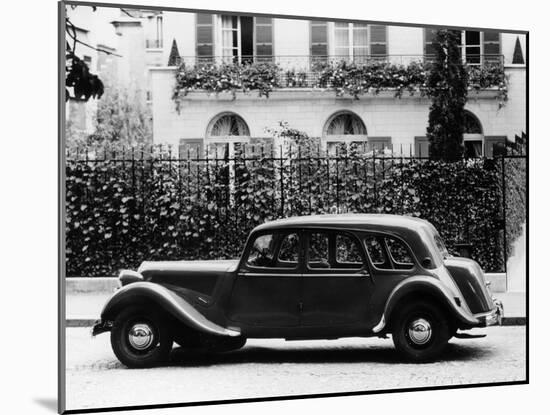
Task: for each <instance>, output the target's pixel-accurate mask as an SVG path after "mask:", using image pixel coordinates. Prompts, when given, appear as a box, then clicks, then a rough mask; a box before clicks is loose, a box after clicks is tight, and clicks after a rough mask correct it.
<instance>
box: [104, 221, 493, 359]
mask: <svg viewBox="0 0 550 415" xmlns="http://www.w3.org/2000/svg"><path fill="white" fill-rule="evenodd" d="M119 278H120V282H121V285H122V287H121V288H119V289H118V290H117V291H116V292H115V294H114V295H113V296H112V297H111V298H110V299H109V301H108V302H107V304H106V305H105V307H104V308H103V311H102V312H101V319H100V320H99V321H98V322H97V323H96V325H95V326H94V328H93V334H94V335H95V334H98V333H101V332H105V331H110V332H111V344H112V347H113V350H114V352H115V354H116V356H117V357H118V359H119V360H120V361H121V362H122V363H123V364H125V365H126V366H128V367H149V366H152V365H155V364H159V363H161V362H162V361H165V360H166V359H167V358H168V354H169V352H170V350H171V349H172V345H173V342H176V343H177V344H179V345H180V346H182V347H183V348H198V349H201V350H209V351H227V350H232V349H237V348H240V347H242V346H243V345H244V344H245V342H246V339H247V338H284V339H288V340H299V339H337V338H341V337H351V336H354V337H356V336H361V337H369V336H380V337H385V336H386V335H387V334H391V335H392V338H393V342H394V344H395V347H396V348H397V349H398V350H399V351H400V352H402V354H403V355H404V356H405V357H406V358H407V359H409V360H412V361H425V360H431V359H434V358H436V357H437V356H438V355H440V354H441V352H442V351H443V349H444V347H445V346H446V344H447V342H448V340H449V339H450V338H451V337H453V336H454V335H457V336H459V335H462V336H464V335H467V334H466V333H459V334H457V331H458V330H467V329H471V328H473V327H484V326H488V325H492V324H497V323H499V322H500V319H501V317H502V313H503V310H502V305H501V304H500V303H499V302H498V301H496V300H495V299H494V298H493V297H492V296H491V293H490V291H489V289H488V287H487V284H486V282H485V280H484V275H483V271H482V269H481V268H480V266H479V265H478V264H477V263H476V262H475V261H473V260H471V259H466V258H458V257H452V256H450V255H449V254H448V252H447V250H446V248H445V245H444V244H443V241H442V240H441V237H440V236H439V235H438V233H437V231H436V229H435V228H434V227H433V226H432V225H431V224H430V223H429V222H427V221H425V220H421V219H416V218H411V217H406V216H395V215H362V214H345V215H319V216H306V217H294V218H289V219H283V220H278V221H274V222H269V223H265V224H263V225H261V226H258V227H256V228H255V229H254V230H253V231H252V232H251V234H250V236H249V238H248V240H247V242H246V245H245V248H244V251H243V254H242V257H241V259H240V260H230V261H228V260H217V261H170V262H144V263H142V264H141V266H140V267H139V269H138V270H137V272H136V271H122V272H121V273H120V277H119Z"/></svg>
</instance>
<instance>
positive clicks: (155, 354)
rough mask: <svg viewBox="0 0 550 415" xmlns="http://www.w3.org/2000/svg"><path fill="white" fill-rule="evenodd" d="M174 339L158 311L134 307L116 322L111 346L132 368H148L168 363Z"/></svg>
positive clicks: (125, 363)
mask: <svg viewBox="0 0 550 415" xmlns="http://www.w3.org/2000/svg"><path fill="white" fill-rule="evenodd" d="M172 343H173V342H172V338H171V336H170V333H169V331H168V329H167V325H166V324H165V322H164V321H163V318H162V316H161V315H160V313H158V312H157V311H155V310H152V309H148V308H141V307H132V308H128V309H125V310H123V311H122V312H120V313H119V314H118V316H117V317H116V318H115V321H114V324H113V328H112V330H111V346H112V348H113V351H114V352H115V355H116V357H117V358H118V360H120V361H121V362H122V363H123V364H124V365H126V366H128V367H129V368H145V367H152V366H155V365H158V364H160V363H163V362H165V361H166V360H168V355H169V354H170V350H172Z"/></svg>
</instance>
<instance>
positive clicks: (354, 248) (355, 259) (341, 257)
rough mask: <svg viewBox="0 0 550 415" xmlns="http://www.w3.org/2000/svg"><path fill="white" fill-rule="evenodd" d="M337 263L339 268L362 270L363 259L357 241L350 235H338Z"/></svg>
mask: <svg viewBox="0 0 550 415" xmlns="http://www.w3.org/2000/svg"><path fill="white" fill-rule="evenodd" d="M336 263H337V266H338V267H339V268H357V269H359V268H361V267H362V266H363V258H362V256H361V251H360V248H359V246H358V245H357V242H356V241H355V239H353V238H352V237H350V236H348V235H343V234H338V235H336Z"/></svg>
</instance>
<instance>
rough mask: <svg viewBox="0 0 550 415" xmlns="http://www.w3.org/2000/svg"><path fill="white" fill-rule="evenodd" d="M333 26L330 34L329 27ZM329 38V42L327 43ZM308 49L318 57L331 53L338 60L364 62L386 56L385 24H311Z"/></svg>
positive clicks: (324, 56) (325, 56)
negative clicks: (331, 34) (330, 34)
mask: <svg viewBox="0 0 550 415" xmlns="http://www.w3.org/2000/svg"><path fill="white" fill-rule="evenodd" d="M330 28H333V36H332V37H330V36H329V30H331V29H330ZM329 38H330V39H332V41H331V42H332V44H329ZM310 53H311V56H313V57H315V58H316V59H317V60H319V59H322V58H327V57H328V56H332V57H334V58H335V59H337V60H347V61H356V62H366V61H367V60H368V59H385V58H386V56H387V27H386V26H383V25H369V24H366V23H347V22H335V23H329V22H321V21H312V22H311V24H310Z"/></svg>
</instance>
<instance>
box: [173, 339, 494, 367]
mask: <svg viewBox="0 0 550 415" xmlns="http://www.w3.org/2000/svg"><path fill="white" fill-rule="evenodd" d="M492 354H493V351H492V350H491V349H487V348H483V347H480V346H477V347H476V346H471V345H461V344H449V345H448V346H447V349H446V350H445V353H444V355H443V357H442V358H440V359H439V360H438V361H440V362H446V361H468V360H477V359H485V358H490V356H491V355H492ZM246 363H264V364H280V363H326V364H330V363H382V364H383V363H407V361H404V360H403V358H402V357H401V356H400V355H399V354H398V353H397V351H396V350H395V349H394V348H391V347H365V348H334V349H328V348H326V347H319V348H312V347H307V348H304V349H278V348H268V347H259V346H245V347H244V348H243V349H240V350H236V351H232V352H226V353H204V352H199V351H195V350H188V349H184V348H182V347H177V348H174V350H173V351H172V354H171V356H170V362H169V364H168V365H170V366H188V367H200V366H209V365H228V364H246Z"/></svg>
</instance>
